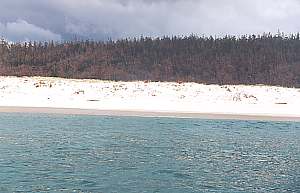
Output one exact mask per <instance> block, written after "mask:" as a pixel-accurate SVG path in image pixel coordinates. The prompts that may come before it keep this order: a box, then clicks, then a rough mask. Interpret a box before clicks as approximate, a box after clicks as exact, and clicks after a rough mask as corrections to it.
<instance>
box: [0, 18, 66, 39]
mask: <svg viewBox="0 0 300 193" xmlns="http://www.w3.org/2000/svg"><path fill="white" fill-rule="evenodd" d="M0 36H3V37H4V38H5V39H8V40H10V41H12V40H13V41H18V42H23V41H31V40H33V41H35V40H36V41H45V40H54V41H60V40H61V36H60V35H59V34H55V33H53V32H51V31H49V30H46V29H43V28H40V27H38V26H35V25H33V24H29V23H27V22H26V21H24V20H17V21H16V22H8V23H6V24H2V23H0Z"/></svg>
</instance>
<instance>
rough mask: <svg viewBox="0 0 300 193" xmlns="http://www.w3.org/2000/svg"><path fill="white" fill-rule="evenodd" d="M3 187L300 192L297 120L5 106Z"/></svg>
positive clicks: (0, 117)
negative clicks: (26, 110)
mask: <svg viewBox="0 0 300 193" xmlns="http://www.w3.org/2000/svg"><path fill="white" fill-rule="evenodd" d="M0 192H4V193H5V192H103V193H110V192H120V193H126V192H137V193H140V192H168V193H169V192H171V193H185V192H300V123H293V122H262V121H261V122H259V121H229V120H228V121H223V120H222V121H221V120H201V119H175V118H141V117H107V116H74V115H66V116H65V115H46V114H3V113H2V114H0Z"/></svg>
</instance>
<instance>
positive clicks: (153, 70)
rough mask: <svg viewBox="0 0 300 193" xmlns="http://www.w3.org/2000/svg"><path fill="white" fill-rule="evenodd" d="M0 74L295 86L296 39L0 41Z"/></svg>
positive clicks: (299, 68)
mask: <svg viewBox="0 0 300 193" xmlns="http://www.w3.org/2000/svg"><path fill="white" fill-rule="evenodd" d="M0 75H5V76H7V75H10V76H57V77H66V78H95V79H106V80H107V79H108V80H124V81H129V80H152V81H194V82H200V83H207V84H211V83H217V84H267V85H281V86H290V87H299V86H300V37H299V34H295V35H290V36H288V37H287V36H284V35H271V34H265V35H262V36H255V35H252V36H242V37H239V38H237V37H232V36H225V37H223V38H213V37H197V36H194V35H192V36H189V37H172V38H170V37H164V38H157V39H152V38H144V37H141V38H139V39H123V40H118V41H106V42H100V41H73V42H72V41H71V42H63V43H55V42H27V43H14V44H8V43H7V42H5V41H4V40H2V41H1V42H0Z"/></svg>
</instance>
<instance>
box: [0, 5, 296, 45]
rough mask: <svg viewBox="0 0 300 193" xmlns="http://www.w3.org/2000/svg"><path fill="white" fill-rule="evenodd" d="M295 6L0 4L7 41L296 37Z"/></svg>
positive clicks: (0, 30) (0, 28)
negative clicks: (177, 37) (248, 36)
mask: <svg viewBox="0 0 300 193" xmlns="http://www.w3.org/2000/svg"><path fill="white" fill-rule="evenodd" d="M299 18H300V1H298V0H1V2H0V36H2V37H4V38H6V39H8V40H10V41H25V40H51V39H52V40H55V41H59V40H63V39H70V38H72V37H74V36H77V37H80V38H87V39H102V40H103V39H104V40H105V39H107V38H109V37H110V38H113V39H118V38H124V37H139V36H141V35H144V36H152V37H157V36H164V35H189V34H191V33H193V34H197V35H217V36H222V35H226V34H230V35H241V34H258V33H263V32H271V33H276V32H277V31H278V30H280V31H282V32H285V33H296V32H298V31H300V22H299Z"/></svg>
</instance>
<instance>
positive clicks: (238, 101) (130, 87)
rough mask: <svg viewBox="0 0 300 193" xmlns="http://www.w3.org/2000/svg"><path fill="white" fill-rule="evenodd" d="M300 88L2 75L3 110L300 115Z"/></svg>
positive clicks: (219, 116) (242, 116) (278, 117)
mask: <svg viewBox="0 0 300 193" xmlns="http://www.w3.org/2000/svg"><path fill="white" fill-rule="evenodd" d="M299 99H300V89H297V88H283V87H275V86H264V85H255V86H245V85H225V86H219V85H204V84H197V83H175V82H143V81H136V82H114V81H101V80H75V79H62V78H48V77H0V112H39V113H40V112H45V113H65V114H94V115H122V116H123V115H128V116H166V117H201V118H217V119H222V118H224V119H251V120H252V119H254V120H260V119H263V120H265V119H267V120H269V119H270V120H295V121H299V120H300V100H299Z"/></svg>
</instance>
